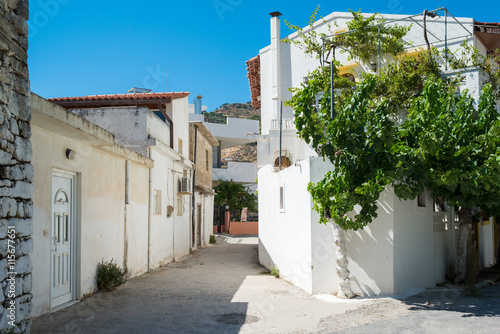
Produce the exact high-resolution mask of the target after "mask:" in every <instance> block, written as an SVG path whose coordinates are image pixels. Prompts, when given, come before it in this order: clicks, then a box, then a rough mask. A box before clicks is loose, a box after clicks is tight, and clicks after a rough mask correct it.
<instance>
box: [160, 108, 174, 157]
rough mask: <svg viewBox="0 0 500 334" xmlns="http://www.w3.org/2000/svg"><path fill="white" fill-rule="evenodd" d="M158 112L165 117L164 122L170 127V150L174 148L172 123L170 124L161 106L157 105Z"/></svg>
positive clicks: (170, 121) (170, 120) (169, 119)
mask: <svg viewBox="0 0 500 334" xmlns="http://www.w3.org/2000/svg"><path fill="white" fill-rule="evenodd" d="M158 110H160V112H161V114H162V115H163V116H164V117H165V120H166V121H167V122H168V124H169V125H170V148H171V149H173V148H174V122H172V119H171V118H170V117H169V116H168V115H167V112H166V111H165V110H164V109H163V104H161V103H158Z"/></svg>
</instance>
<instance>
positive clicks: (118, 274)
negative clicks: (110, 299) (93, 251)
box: [96, 259, 127, 291]
mask: <svg viewBox="0 0 500 334" xmlns="http://www.w3.org/2000/svg"><path fill="white" fill-rule="evenodd" d="M126 274H127V272H126V271H125V270H123V269H121V268H120V267H118V265H117V264H116V262H114V261H113V259H111V261H109V262H104V260H102V261H101V263H99V264H98V265H97V277H96V278H97V288H98V289H99V290H103V291H113V290H114V289H116V288H117V287H118V286H120V285H122V284H123V283H125V280H126V278H125V276H126Z"/></svg>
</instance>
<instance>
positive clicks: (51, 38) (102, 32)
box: [28, 0, 500, 111]
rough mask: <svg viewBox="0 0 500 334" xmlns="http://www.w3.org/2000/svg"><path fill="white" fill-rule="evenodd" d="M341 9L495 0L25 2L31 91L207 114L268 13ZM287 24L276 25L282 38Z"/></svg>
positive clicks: (264, 29) (242, 78)
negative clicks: (187, 103)
mask: <svg viewBox="0 0 500 334" xmlns="http://www.w3.org/2000/svg"><path fill="white" fill-rule="evenodd" d="M318 4H321V11H320V14H321V15H327V14H329V13H331V12H333V11H347V9H353V10H358V9H359V8H361V9H362V10H363V12H380V13H393V14H408V15H409V14H416V13H420V12H422V11H423V10H424V9H429V10H431V9H435V8H438V7H440V6H445V7H447V8H448V9H449V11H450V12H451V13H452V14H453V15H455V16H461V17H473V18H474V19H476V20H478V21H487V22H500V10H499V9H500V3H498V2H496V1H490V2H489V3H487V4H486V3H484V4H481V5H477V4H478V3H474V2H473V3H471V2H467V3H466V2H464V1H453V2H451V1H450V3H449V4H447V3H442V2H441V3H439V2H434V1H416V0H409V1H402V0H389V1H381V2H376V1H356V2H339V1H325V0H324V1H323V2H318V1H309V0H304V1H281V0H280V1H278V0H267V1H261V0H204V1H189V0H187V1H169V0H166V1H149V0H143V1H129V0H121V1H103V0H101V1H94V0H86V1H82V0H31V1H30V21H29V26H30V37H29V51H28V55H29V59H28V63H29V69H30V78H31V89H32V91H33V92H35V93H37V94H39V95H41V96H43V97H45V98H51V97H63V96H82V95H95V94H115V93H126V92H127V91H128V90H129V89H130V88H132V87H134V86H137V87H146V88H150V89H153V91H157V92H160V91H166V90H167V74H166V73H167V70H168V88H169V91H188V92H190V93H191V96H190V100H192V98H194V96H197V95H200V94H201V95H203V96H204V98H203V104H204V105H207V106H208V110H209V111H212V110H214V109H215V108H217V107H218V106H220V105H221V104H223V103H225V102H229V103H232V102H246V101H249V100H250V90H249V86H248V79H247V77H246V74H247V73H246V65H245V61H246V60H248V59H250V58H252V57H254V56H256V55H257V54H258V52H259V49H261V48H263V47H265V46H266V45H268V44H269V43H270V37H269V18H270V16H269V15H268V13H270V12H273V11H280V12H281V13H282V14H283V18H285V19H287V20H288V21H290V22H291V23H293V24H297V25H299V26H305V25H307V23H308V19H309V16H310V14H311V12H312V11H313V10H314V9H315V8H316V6H317V5H318ZM288 33H289V31H288V28H286V27H285V26H284V25H283V26H282V37H284V36H286V35H288Z"/></svg>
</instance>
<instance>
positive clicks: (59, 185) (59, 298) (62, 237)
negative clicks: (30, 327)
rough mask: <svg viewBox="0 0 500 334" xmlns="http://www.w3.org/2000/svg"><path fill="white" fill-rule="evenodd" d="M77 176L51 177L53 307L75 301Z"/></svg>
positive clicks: (61, 175)
mask: <svg viewBox="0 0 500 334" xmlns="http://www.w3.org/2000/svg"><path fill="white" fill-rule="evenodd" d="M75 186H76V175H75V174H72V173H66V172H56V171H54V172H53V174H52V216H51V217H52V221H51V229H50V230H51V247H50V276H51V277H50V298H51V307H56V306H59V305H62V304H65V303H67V302H70V301H72V300H74V299H75V295H76V294H75V292H76V289H75V287H76V284H75V278H76V274H75V269H76V266H75V264H76V261H75V255H76V254H75V253H76V252H75V231H76V229H75V218H74V217H75V211H76V210H75V207H76V205H75V204H76V191H75Z"/></svg>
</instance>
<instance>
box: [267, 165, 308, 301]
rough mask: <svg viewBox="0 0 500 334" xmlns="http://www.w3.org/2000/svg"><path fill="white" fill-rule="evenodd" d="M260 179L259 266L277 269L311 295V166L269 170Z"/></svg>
mask: <svg viewBox="0 0 500 334" xmlns="http://www.w3.org/2000/svg"><path fill="white" fill-rule="evenodd" d="M258 175H259V182H258V187H259V189H258V193H259V262H260V264H262V265H263V266H265V267H266V268H270V267H271V266H276V267H277V268H278V269H279V271H280V277H282V278H283V279H285V280H287V281H289V282H291V283H293V284H295V285H297V286H298V287H300V288H301V289H303V290H305V291H307V292H309V293H311V292H313V284H312V276H311V251H312V250H311V247H312V246H311V201H310V196H309V195H308V193H307V189H306V188H307V183H308V182H309V178H310V169H309V163H308V161H302V162H300V163H298V164H297V166H292V167H290V168H287V169H284V170H282V171H281V172H275V171H274V169H273V168H272V167H271V166H265V167H263V168H261V169H260V170H259V173H258ZM280 186H284V194H285V201H286V203H285V208H284V211H283V212H280V207H279V204H280V203H279V201H280V193H279V191H280ZM316 224H317V223H316Z"/></svg>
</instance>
